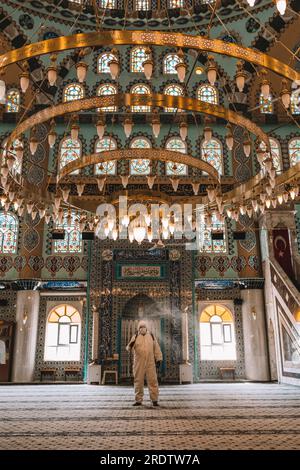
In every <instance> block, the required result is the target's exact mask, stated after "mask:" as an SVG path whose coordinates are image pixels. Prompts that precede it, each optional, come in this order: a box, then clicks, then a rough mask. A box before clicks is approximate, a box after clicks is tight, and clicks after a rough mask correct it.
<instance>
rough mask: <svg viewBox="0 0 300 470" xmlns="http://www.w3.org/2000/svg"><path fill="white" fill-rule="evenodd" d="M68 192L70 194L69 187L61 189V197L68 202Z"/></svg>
mask: <svg viewBox="0 0 300 470" xmlns="http://www.w3.org/2000/svg"><path fill="white" fill-rule="evenodd" d="M69 194H70V188H64V189H63V190H62V197H63V200H64V202H68V199H69Z"/></svg>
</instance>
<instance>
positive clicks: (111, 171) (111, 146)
mask: <svg viewBox="0 0 300 470" xmlns="http://www.w3.org/2000/svg"><path fill="white" fill-rule="evenodd" d="M116 148H117V143H116V141H115V139H112V138H111V137H103V138H102V139H98V140H97V142H96V145H95V152H96V153H98V152H106V151H109V150H115V149H116ZM115 174H116V161H115V160H113V161H111V162H103V163H97V165H95V175H115Z"/></svg>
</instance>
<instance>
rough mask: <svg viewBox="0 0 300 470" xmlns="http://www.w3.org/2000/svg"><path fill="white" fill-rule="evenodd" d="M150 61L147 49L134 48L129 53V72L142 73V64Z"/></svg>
mask: <svg viewBox="0 0 300 470" xmlns="http://www.w3.org/2000/svg"><path fill="white" fill-rule="evenodd" d="M148 59H151V54H150V53H147V49H146V48H145V47H140V46H138V47H135V48H134V49H132V51H131V67H130V70H131V72H144V66H143V63H144V62H145V61H146V60H148Z"/></svg>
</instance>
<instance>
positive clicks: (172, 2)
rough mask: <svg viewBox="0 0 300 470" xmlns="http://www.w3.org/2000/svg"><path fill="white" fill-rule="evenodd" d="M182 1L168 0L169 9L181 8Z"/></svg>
mask: <svg viewBox="0 0 300 470" xmlns="http://www.w3.org/2000/svg"><path fill="white" fill-rule="evenodd" d="M183 6H184V0H169V8H183Z"/></svg>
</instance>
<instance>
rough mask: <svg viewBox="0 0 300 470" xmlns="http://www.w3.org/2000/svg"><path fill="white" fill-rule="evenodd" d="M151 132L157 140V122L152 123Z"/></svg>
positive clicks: (158, 130) (158, 125) (158, 131)
mask: <svg viewBox="0 0 300 470" xmlns="http://www.w3.org/2000/svg"><path fill="white" fill-rule="evenodd" d="M152 132H153V135H154V137H155V138H156V139H157V137H158V136H159V133H160V122H159V120H155V121H152Z"/></svg>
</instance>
